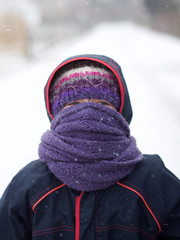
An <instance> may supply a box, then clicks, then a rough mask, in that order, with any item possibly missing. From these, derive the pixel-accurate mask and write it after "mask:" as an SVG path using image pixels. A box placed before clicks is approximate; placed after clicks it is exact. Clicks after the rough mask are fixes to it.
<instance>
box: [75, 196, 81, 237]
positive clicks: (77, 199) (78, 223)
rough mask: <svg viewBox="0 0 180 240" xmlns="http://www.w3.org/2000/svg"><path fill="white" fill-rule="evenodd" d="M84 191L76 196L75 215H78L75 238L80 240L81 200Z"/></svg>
mask: <svg viewBox="0 0 180 240" xmlns="http://www.w3.org/2000/svg"><path fill="white" fill-rule="evenodd" d="M82 194H83V192H81V194H80V195H79V196H78V197H76V203H75V204H76V206H75V207H76V208H75V217H76V228H75V240H79V236H80V202H81V197H82Z"/></svg>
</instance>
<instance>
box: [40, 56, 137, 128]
mask: <svg viewBox="0 0 180 240" xmlns="http://www.w3.org/2000/svg"><path fill="white" fill-rule="evenodd" d="M80 60H90V61H95V62H99V63H101V64H103V65H104V66H106V67H108V68H109V69H110V70H111V71H112V72H113V73H114V75H115V76H116V78H117V81H118V83H119V87H120V94H121V106H120V109H119V113H120V114H122V116H123V117H124V118H125V119H126V121H127V122H128V123H129V124H130V122H131V119H132V107H131V102H130V97H129V93H128V89H127V86H126V82H125V79H124V76H123V73H122V70H121V67H120V66H119V64H118V63H117V62H115V61H114V60H113V59H112V58H109V57H106V56H102V55H95V54H83V55H77V56H72V57H70V58H67V59H65V60H64V61H63V62H62V63H61V64H59V65H58V66H57V67H56V68H55V70H54V71H53V72H52V73H51V75H50V77H49V79H48V82H47V84H46V86H45V88H44V95H45V103H46V109H47V113H48V117H49V119H50V121H51V120H52V119H53V116H52V114H51V111H50V105H49V89H50V85H51V82H52V79H53V77H54V75H55V73H56V72H57V71H58V72H59V71H60V69H61V68H62V67H64V66H65V65H66V64H69V63H71V62H73V61H80Z"/></svg>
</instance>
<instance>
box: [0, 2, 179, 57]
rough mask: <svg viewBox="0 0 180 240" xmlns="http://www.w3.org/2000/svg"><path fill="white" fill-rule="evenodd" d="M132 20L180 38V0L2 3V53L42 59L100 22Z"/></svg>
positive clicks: (0, 29)
mask: <svg viewBox="0 0 180 240" xmlns="http://www.w3.org/2000/svg"><path fill="white" fill-rule="evenodd" d="M127 20H130V21H133V22H135V23H137V24H139V25H141V26H145V27H147V28H151V29H154V30H156V31H160V32H165V33H169V34H172V35H175V36H178V37H179V36H180V1H179V0H111V1H108V0H53V1H51V0H6V1H4V0H0V52H1V53H3V54H7V53H9V54H12V53H16V54H17V53H18V54H20V55H23V56H24V57H27V58H34V57H37V56H39V55H40V54H41V53H42V52H43V51H44V50H45V49H46V50H47V49H49V48H51V47H52V46H54V45H56V44H59V43H60V42H61V41H63V40H65V39H68V38H72V37H77V36H80V35H81V34H83V33H84V32H85V31H89V30H90V29H92V28H93V27H94V26H96V25H97V24H99V23H101V22H119V21H127Z"/></svg>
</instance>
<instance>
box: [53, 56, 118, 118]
mask: <svg viewBox="0 0 180 240" xmlns="http://www.w3.org/2000/svg"><path fill="white" fill-rule="evenodd" d="M49 94H50V95H49V96H50V98H49V101H50V109H51V113H52V115H53V116H55V115H56V114H57V113H58V112H59V111H60V110H61V109H62V108H63V107H64V106H65V105H66V104H67V103H70V102H73V101H76V100H80V99H83V98H97V99H104V100H107V101H109V102H110V103H112V104H113V105H114V106H115V107H116V109H117V110H118V109H119V108H120V103H121V96H120V89H119V84H118V81H117V79H116V77H115V75H114V74H113V72H112V71H110V70H109V69H108V68H107V67H106V66H104V65H102V64H101V63H98V62H94V61H88V60H79V61H74V62H72V63H69V64H67V65H65V66H64V67H63V68H61V69H60V70H59V71H57V72H56V74H55V75H54V77H53V80H52V82H51V86H50V90H49Z"/></svg>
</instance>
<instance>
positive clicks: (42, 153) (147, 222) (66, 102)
mask: <svg viewBox="0 0 180 240" xmlns="http://www.w3.org/2000/svg"><path fill="white" fill-rule="evenodd" d="M45 102H46V109H47V113H48V116H49V119H50V121H51V129H50V130H48V131H46V132H45V133H44V134H43V136H42V138H41V143H40V145H39V158H40V160H37V161H33V162H31V163H30V164H29V165H27V166H26V167H25V168H23V169H22V170H21V171H20V172H19V173H18V174H17V175H16V176H15V177H14V178H13V180H12V182H11V183H10V184H9V186H8V188H7V189H6V191H5V193H4V195H3V197H2V199H1V201H0V223H1V224H0V239H3V240H21V239H22V240H31V239H33V240H40V239H44V240H45V239H48V240H51V239H52V240H54V239H64V240H66V239H68V240H70V239H75V240H79V239H86V240H88V239H90V240H93V239H102V240H107V239H109V240H115V239H128V240H129V239H133V240H136V239H139V240H140V239H142V240H143V239H149V240H150V239H159V240H162V239H167V240H169V239H172V240H173V239H174V240H175V239H180V227H179V226H180V182H179V180H178V179H177V178H176V177H175V176H174V175H173V174H172V173H171V172H170V171H169V170H168V169H167V168H166V167H165V166H164V164H163V162H162V160H161V159H160V157H159V156H158V155H143V154H142V153H141V152H140V150H139V149H138V148H137V146H136V141H135V139H134V138H133V137H132V136H131V135H130V129H129V124H130V122H131V118H132V108H131V103H130V98H129V94H128V89H127V86H126V83H125V80H124V77H123V74H122V71H121V68H120V66H119V65H118V64H117V63H116V62H115V61H114V60H113V59H111V58H108V57H105V56H101V55H80V56H75V57H71V58H69V59H66V60H65V61H64V62H62V63H61V64H60V65H59V66H58V67H57V68H56V69H55V70H54V71H53V73H52V74H51V75H50V77H49V79H48V82H47V85H46V86H45Z"/></svg>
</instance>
